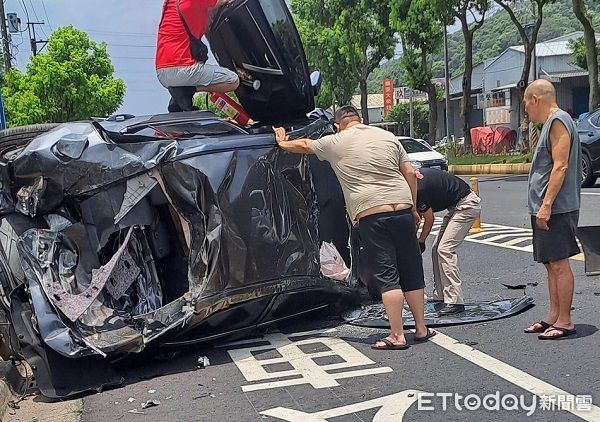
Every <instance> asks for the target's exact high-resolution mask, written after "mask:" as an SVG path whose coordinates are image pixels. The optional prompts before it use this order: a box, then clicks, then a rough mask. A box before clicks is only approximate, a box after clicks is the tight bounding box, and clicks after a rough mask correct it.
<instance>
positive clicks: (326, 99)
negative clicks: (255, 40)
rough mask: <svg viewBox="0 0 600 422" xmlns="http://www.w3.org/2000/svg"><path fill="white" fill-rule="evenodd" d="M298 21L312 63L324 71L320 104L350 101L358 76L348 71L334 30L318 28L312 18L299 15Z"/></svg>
mask: <svg viewBox="0 0 600 422" xmlns="http://www.w3.org/2000/svg"><path fill="white" fill-rule="evenodd" d="M292 4H294V3H292ZM295 22H296V26H297V27H298V32H299V33H300V37H301V38H302V44H303V45H304V51H305V53H306V59H307V60H308V63H309V66H310V67H311V68H312V69H318V70H319V71H321V74H322V75H323V84H322V86H321V90H320V92H319V95H318V96H317V98H316V104H317V107H322V108H329V107H330V106H332V105H334V104H347V103H349V102H350V100H351V99H352V95H353V94H354V92H355V91H356V87H357V86H358V79H357V78H356V76H355V75H352V74H351V73H349V72H348V69H347V67H346V66H345V62H344V61H342V60H340V57H339V49H340V45H339V39H338V38H336V36H335V30H334V29H333V28H327V27H322V28H320V29H319V30H318V31H316V30H314V29H313V24H312V23H311V22H310V21H308V20H305V19H303V18H302V17H300V16H298V15H297V16H296V17H295Z"/></svg>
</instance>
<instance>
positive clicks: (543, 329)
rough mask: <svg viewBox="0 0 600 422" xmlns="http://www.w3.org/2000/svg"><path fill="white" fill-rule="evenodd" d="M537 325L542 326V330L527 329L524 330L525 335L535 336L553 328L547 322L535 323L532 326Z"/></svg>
mask: <svg viewBox="0 0 600 422" xmlns="http://www.w3.org/2000/svg"><path fill="white" fill-rule="evenodd" d="M535 324H540V325H541V326H542V328H536V329H534V330H530V329H528V328H525V329H524V330H523V332H524V333H527V334H533V333H543V332H544V331H546V330H547V329H548V328H550V327H552V324H548V323H547V322H546V321H540V322H534V323H533V324H531V325H535Z"/></svg>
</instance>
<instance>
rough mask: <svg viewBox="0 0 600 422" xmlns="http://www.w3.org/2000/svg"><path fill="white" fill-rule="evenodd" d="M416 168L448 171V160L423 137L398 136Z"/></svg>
mask: <svg viewBox="0 0 600 422" xmlns="http://www.w3.org/2000/svg"><path fill="white" fill-rule="evenodd" d="M398 140H399V141H400V142H401V143H402V146H403V147H404V149H405V150H406V152H407V153H408V156H409V157H410V161H411V162H412V165H413V167H414V168H417V169H418V168H422V167H431V168H437V169H440V170H444V171H448V160H447V159H446V157H444V156H443V155H442V154H440V153H439V152H437V151H435V150H434V149H433V148H432V147H430V146H429V144H427V142H425V141H424V140H422V139H415V138H409V137H407V136H398Z"/></svg>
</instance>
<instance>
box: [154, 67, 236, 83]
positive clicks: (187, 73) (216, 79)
mask: <svg viewBox="0 0 600 422" xmlns="http://www.w3.org/2000/svg"><path fill="white" fill-rule="evenodd" d="M156 75H157V76H158V80H159V82H160V83H161V85H162V86H164V87H165V88H171V87H175V86H208V85H215V84H232V83H235V82H237V80H238V76H237V75H236V74H235V73H234V72H232V71H231V70H229V69H226V68H224V67H221V66H218V65H215V64H209V63H195V64H193V65H191V66H176V67H164V68H162V69H157V70H156Z"/></svg>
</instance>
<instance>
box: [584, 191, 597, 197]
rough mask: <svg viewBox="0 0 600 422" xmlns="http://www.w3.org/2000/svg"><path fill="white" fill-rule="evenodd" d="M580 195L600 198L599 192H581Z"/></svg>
mask: <svg viewBox="0 0 600 422" xmlns="http://www.w3.org/2000/svg"><path fill="white" fill-rule="evenodd" d="M581 194H582V195H593V196H600V192H581Z"/></svg>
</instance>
